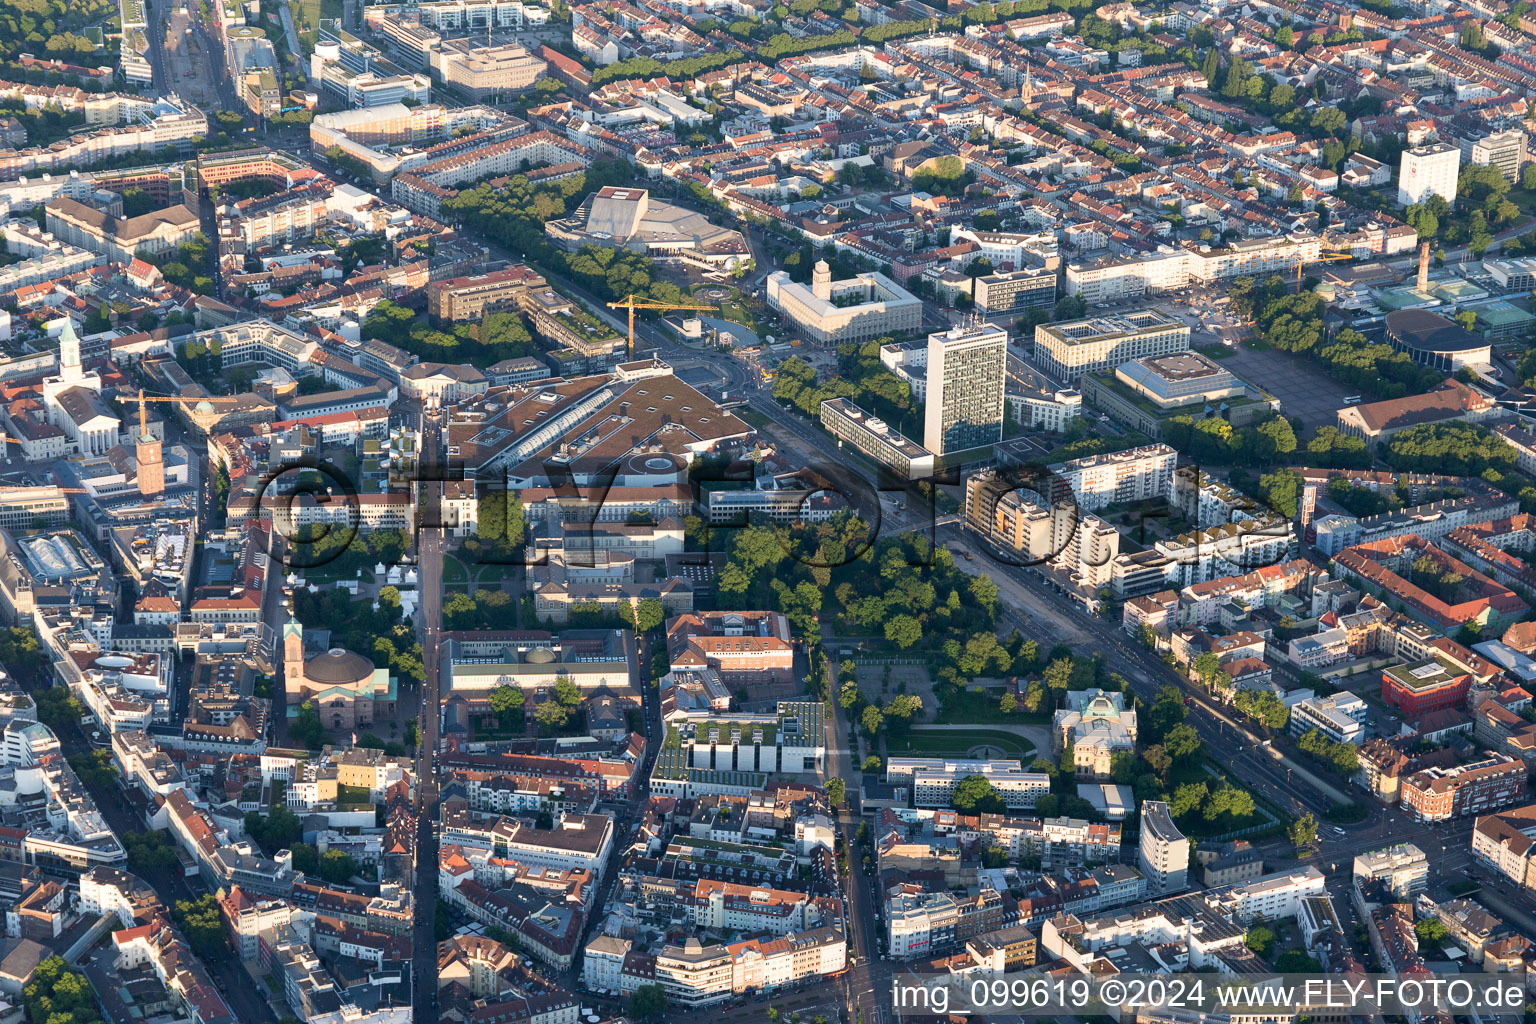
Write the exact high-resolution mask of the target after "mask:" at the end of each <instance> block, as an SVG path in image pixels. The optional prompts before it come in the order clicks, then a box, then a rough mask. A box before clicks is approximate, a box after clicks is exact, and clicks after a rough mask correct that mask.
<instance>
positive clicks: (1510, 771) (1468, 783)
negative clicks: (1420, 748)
mask: <svg viewBox="0 0 1536 1024" xmlns="http://www.w3.org/2000/svg"><path fill="white" fill-rule="evenodd" d="M1525 772H1526V768H1525V762H1524V761H1521V760H1520V759H1519V758H1515V757H1510V756H1509V755H1507V754H1489V755H1487V757H1485V758H1484V759H1483V760H1481V761H1473V762H1472V763H1470V764H1463V765H1457V766H1456V767H1454V768H1425V769H1424V770H1422V771H1418V772H1414V773H1413V774H1412V775H1410V776H1408V777H1407V778H1406V779H1404V780H1403V782H1402V793H1403V808H1404V809H1405V810H1407V811H1408V813H1409V814H1412V815H1413V816H1414V818H1415V819H1417V820H1419V821H1446V820H1448V819H1450V818H1459V817H1464V816H1466V815H1469V814H1487V813H1488V812H1490V811H1495V810H1498V809H1499V808H1500V807H1508V806H1509V805H1510V804H1513V803H1518V802H1520V801H1521V800H1523V799H1524V798H1525V791H1526V782H1525Z"/></svg>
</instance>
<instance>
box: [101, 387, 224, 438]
mask: <svg viewBox="0 0 1536 1024" xmlns="http://www.w3.org/2000/svg"><path fill="white" fill-rule="evenodd" d="M117 400H118V401H119V402H137V403H138V406H139V436H140V437H144V436H145V435H147V434H148V433H149V418H148V415H147V410H148V408H149V403H150V402H166V403H169V404H171V405H201V404H202V403H204V402H207V403H208V404H209V405H214V404H216V403H218V402H235V401H239V399H236V398H234V397H232V396H229V395H208V396H207V397H205V398H182V397H180V396H178V395H146V394H145V393H144V389H143V388H139V395H138V397H137V398H135V397H134V396H132V395H119V396H118V397H117Z"/></svg>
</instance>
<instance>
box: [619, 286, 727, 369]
mask: <svg viewBox="0 0 1536 1024" xmlns="http://www.w3.org/2000/svg"><path fill="white" fill-rule="evenodd" d="M608 308H609V309H627V310H629V358H630V359H634V358H635V310H637V309H698V310H712V311H715V312H718V311H719V309H720V307H719V306H694V305H689V304H688V303H685V302H642V301H640V300H638V299H636V298H635V294H634V292H630V294H629V298H627V299H625V300H624V301H623V302H610V303H608Z"/></svg>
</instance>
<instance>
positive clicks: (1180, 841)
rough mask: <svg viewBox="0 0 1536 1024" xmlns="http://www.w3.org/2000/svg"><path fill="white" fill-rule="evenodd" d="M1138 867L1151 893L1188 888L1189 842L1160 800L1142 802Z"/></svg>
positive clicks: (1137, 849)
mask: <svg viewBox="0 0 1536 1024" xmlns="http://www.w3.org/2000/svg"><path fill="white" fill-rule="evenodd" d="M1136 864H1137V866H1138V867H1140V868H1141V873H1142V874H1143V875H1145V876H1146V879H1147V889H1148V890H1149V891H1151V892H1157V893H1166V892H1178V891H1179V890H1181V889H1184V888H1186V887H1187V886H1188V885H1189V840H1188V839H1185V838H1184V834H1183V833H1182V832H1180V831H1179V829H1178V826H1176V825H1175V824H1174V823H1173V815H1171V814H1170V813H1169V812H1168V805H1167V804H1166V803H1164V802H1163V801H1161V800H1143V801H1142V804H1141V832H1140V834H1139V841H1138V842H1137V846H1136Z"/></svg>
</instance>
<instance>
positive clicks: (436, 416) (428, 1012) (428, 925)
mask: <svg viewBox="0 0 1536 1024" xmlns="http://www.w3.org/2000/svg"><path fill="white" fill-rule="evenodd" d="M421 424H422V438H421V444H422V450H423V451H425V452H442V451H446V448H445V446H444V443H443V441H444V439H443V433H442V430H443V420H442V414H441V413H440V412H435V411H424V412H423V414H422V420H421ZM424 475H425V476H431V475H432V474H424ZM417 487H419V488H422V489H423V490H424V491H425V492H426V493H425V494H423V495H421V496H420V497H421V498H422V500H426V499H427V498H429V497H431V498H436V497H437V496H438V494H439V491H438V490H437V488H440V487H441V484H438V483H433V482H430V481H425V482H420V483H418V484H417ZM438 519H439V517H438V516H437V514H436V512H435V511H434V512H433V514H432V518H430V519H427V520H426V522H429V523H435V522H437V521H438ZM445 545H446V542H445V540H444V531H443V530H442V529H441V528H423V529H421V530H418V531H417V535H416V561H417V566H418V571H419V573H420V575H419V579H420V582H421V587H420V590H421V606H420V607H419V608H418V609H417V613H416V634H417V636H418V637H419V638H420V640H421V663H422V677H423V678H422V684H421V707H420V710H419V713H418V714H417V716H416V721H417V722H418V724H419V732H418V735H419V744H420V745H419V746H418V748H417V751H416V815H417V828H418V831H417V836H416V883H415V885H414V886H413V896H412V898H413V899H414V901H415V904H416V928H415V931H414V933H413V935H412V945H413V952H414V954H415V973H414V977H413V980H414V990H413V996H414V1008H413V1016H414V1017H415V1019H416V1020H422V1021H425V1020H436V1019H437V937H436V934H435V929H436V926H437V891H438V889H437V815H438V807H437V797H438V784H437V760H436V755H437V750H438V738H439V737H438V728H439V724H440V720H439V713H440V707H441V701H440V699H439V687H440V679H439V672H438V650H437V645H438V641H439V640H440V639H441V635H442V622H443V554H444V549H445Z"/></svg>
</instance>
